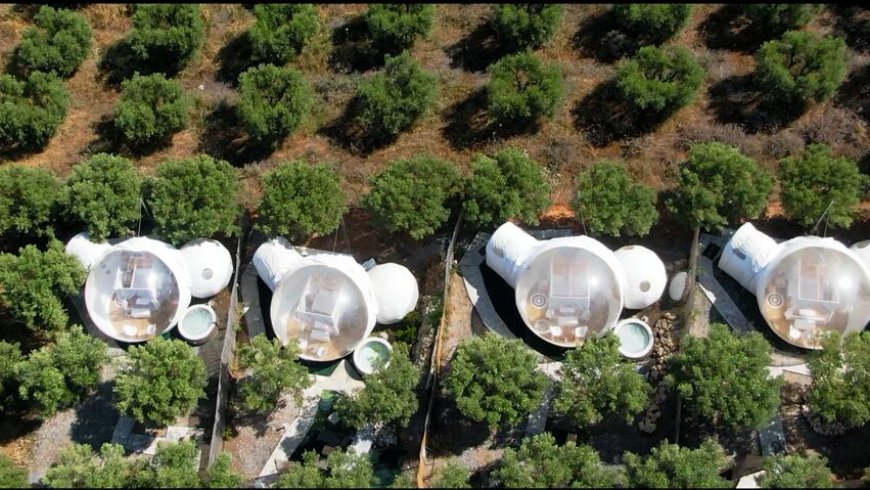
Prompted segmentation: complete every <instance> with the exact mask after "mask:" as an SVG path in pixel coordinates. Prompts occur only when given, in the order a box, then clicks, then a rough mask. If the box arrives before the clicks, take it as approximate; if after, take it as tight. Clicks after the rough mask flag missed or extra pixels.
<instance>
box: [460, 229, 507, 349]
mask: <svg viewBox="0 0 870 490" xmlns="http://www.w3.org/2000/svg"><path fill="white" fill-rule="evenodd" d="M490 236H491V235H490V234H489V233H478V234H477V236H475V237H474V240H473V241H472V242H471V245H469V246H468V249H467V250H466V251H465V255H463V256H462V260H460V261H459V270H460V271H462V281H463V282H464V283H465V291H466V292H468V299H469V300H471V304H472V305H474V308H475V309H476V310H477V314H478V315H480V320H481V321H482V322H483V324H484V325H485V326H486V328H488V329H489V330H490V331H492V332H493V333H496V334H498V335H501V336H502V337H505V338H508V339H515V338H517V336H516V335H514V334H513V332H511V331H510V329H509V328H508V326H507V325H506V324H505V322H504V320H502V319H501V316H499V314H498V312H497V311H495V306H494V305H493V304H492V300H491V299H490V298H489V293H488V292H487V291H486V285H485V284H484V282H483V274H481V273H480V266H481V265H482V264H483V263H484V262H486V256H485V255H484V254H482V253H480V249H481V248H483V247H485V246H486V242H487V241H488V240H489V237H490Z"/></svg>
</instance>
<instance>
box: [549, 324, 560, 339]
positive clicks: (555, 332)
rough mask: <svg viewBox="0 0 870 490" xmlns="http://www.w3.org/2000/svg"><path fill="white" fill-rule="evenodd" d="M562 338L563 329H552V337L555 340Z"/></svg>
mask: <svg viewBox="0 0 870 490" xmlns="http://www.w3.org/2000/svg"><path fill="white" fill-rule="evenodd" d="M561 336H562V327H550V337H553V338H554V339H555V338H556V337H561Z"/></svg>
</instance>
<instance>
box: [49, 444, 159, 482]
mask: <svg viewBox="0 0 870 490" xmlns="http://www.w3.org/2000/svg"><path fill="white" fill-rule="evenodd" d="M146 465H147V463H146V461H145V460H144V459H140V458H136V457H132V458H125V457H124V446H122V445H120V444H109V443H104V444H103V445H102V446H101V447H100V452H99V454H94V450H93V449H92V448H91V446H90V445H88V444H73V445H72V446H67V447H66V448H64V449H63V451H61V453H60V457H59V458H58V460H57V461H55V462H54V463H53V464H52V465H51V468H49V469H48V471H47V472H46V473H45V477H44V478H43V482H44V483H45V484H46V485H48V486H49V487H51V488H125V487H126V488H130V487H136V485H135V483H137V482H138V481H142V480H144V478H142V474H143V473H148V472H149V471H148V469H147V468H146Z"/></svg>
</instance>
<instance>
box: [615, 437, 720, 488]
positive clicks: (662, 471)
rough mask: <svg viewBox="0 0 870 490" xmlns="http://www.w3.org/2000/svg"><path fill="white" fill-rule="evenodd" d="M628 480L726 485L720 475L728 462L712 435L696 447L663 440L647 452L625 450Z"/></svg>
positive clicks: (652, 484) (649, 484)
mask: <svg viewBox="0 0 870 490" xmlns="http://www.w3.org/2000/svg"><path fill="white" fill-rule="evenodd" d="M623 461H624V462H625V469H626V472H627V474H628V483H629V485H630V486H631V487H635V488H728V487H730V486H731V485H733V484H732V483H731V482H730V481H728V480H726V479H724V478H722V477H721V476H719V475H720V474H721V473H722V471H723V470H725V469H726V468H727V466H728V465H729V464H730V462H729V458H728V457H727V456H726V455H725V451H724V450H723V449H722V446H720V445H719V443H717V442H716V441H714V440H712V439H707V440H705V441H704V442H703V443H701V447H699V448H698V449H688V448H685V447H680V446H678V445H676V444H668V443H663V444H660V445H659V446H658V447H655V448H653V450H652V453H651V454H649V455H648V456H638V455H637V454H634V453H630V452H627V453H625V456H624V457H623Z"/></svg>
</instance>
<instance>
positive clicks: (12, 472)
mask: <svg viewBox="0 0 870 490" xmlns="http://www.w3.org/2000/svg"><path fill="white" fill-rule="evenodd" d="M27 473H28V472H27V469H25V468H22V467H20V466H18V465H17V464H15V462H14V461H12V459H11V458H9V456H6V455H5V454H0V487H2V488H26V487H29V486H30V479H29V478H28V474H27Z"/></svg>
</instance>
